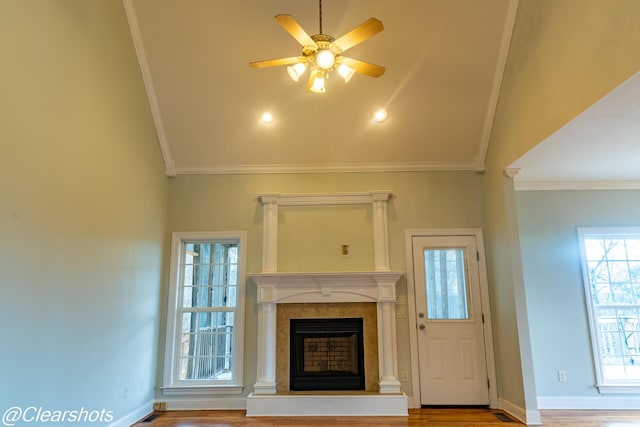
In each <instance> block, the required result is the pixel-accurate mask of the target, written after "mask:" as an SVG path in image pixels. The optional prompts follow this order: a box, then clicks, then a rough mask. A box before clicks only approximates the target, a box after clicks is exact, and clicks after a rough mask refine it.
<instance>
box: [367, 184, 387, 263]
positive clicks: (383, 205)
mask: <svg viewBox="0 0 640 427" xmlns="http://www.w3.org/2000/svg"><path fill="white" fill-rule="evenodd" d="M389 195H390V193H389V192H388V191H374V192H371V199H372V201H373V243H374V248H373V253H374V266H375V270H376V271H389V243H388V239H389V237H388V230H387V201H388V200H389Z"/></svg>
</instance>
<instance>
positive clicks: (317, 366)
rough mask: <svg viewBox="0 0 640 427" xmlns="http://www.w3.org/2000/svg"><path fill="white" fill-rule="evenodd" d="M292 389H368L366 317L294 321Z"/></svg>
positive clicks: (291, 347) (292, 327) (291, 351)
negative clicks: (363, 318)
mask: <svg viewBox="0 0 640 427" xmlns="http://www.w3.org/2000/svg"><path fill="white" fill-rule="evenodd" d="M290 340H291V344H290V354H291V356H290V363H291V366H290V370H289V372H290V389H291V390H296V391H309V390H364V389H365V374H364V373H365V370H364V344H363V323H362V318H347V319H291V320H290Z"/></svg>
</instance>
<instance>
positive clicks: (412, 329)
mask: <svg viewBox="0 0 640 427" xmlns="http://www.w3.org/2000/svg"><path fill="white" fill-rule="evenodd" d="M437 236H451V237H456V236H470V237H474V238H475V239H476V248H477V250H478V254H479V258H480V259H479V260H478V277H479V280H480V301H481V304H482V313H483V314H484V318H485V322H484V324H483V330H484V347H485V357H486V363H487V376H488V377H489V382H490V384H491V386H490V387H489V406H490V407H491V408H498V387H497V380H496V363H495V354H494V347H493V328H492V326H491V304H490V300H489V283H488V280H487V265H486V262H485V252H484V236H483V233H482V229H481V228H421V229H407V230H405V258H406V262H407V276H406V277H407V308H408V312H409V346H410V356H411V385H412V389H413V406H414V407H415V408H419V407H420V406H421V401H422V399H421V395H420V371H419V369H420V367H419V363H418V321H417V316H416V293H415V276H414V275H415V272H414V265H413V238H414V237H437Z"/></svg>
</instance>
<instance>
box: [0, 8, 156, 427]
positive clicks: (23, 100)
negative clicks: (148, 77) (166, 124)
mask: <svg viewBox="0 0 640 427" xmlns="http://www.w3.org/2000/svg"><path fill="white" fill-rule="evenodd" d="M0 51H1V52H2V67H1V69H2V71H1V72H0V74H1V76H2V78H1V79H0V94H2V102H0V145H1V147H0V153H1V154H0V164H1V170H2V179H0V200H1V202H0V325H2V326H1V327H0V343H1V344H0V345H1V347H2V350H1V351H0V369H1V374H0V378H2V379H1V380H0V412H4V411H5V410H6V409H7V408H8V407H10V406H14V405H17V406H21V407H23V408H24V407H28V406H35V407H43V408H44V409H46V410H52V411H53V410H60V411H64V410H80V409H81V408H83V407H84V408H85V409H86V410H101V409H105V410H107V411H113V419H114V421H115V420H117V419H120V418H122V417H124V416H125V415H126V414H128V413H130V412H131V411H133V410H135V409H137V408H140V407H141V406H143V405H144V404H146V403H148V402H150V401H151V400H152V399H153V397H154V391H153V388H154V385H155V371H156V353H155V351H154V349H155V348H156V346H157V334H158V322H159V298H160V279H161V277H160V276H161V271H162V267H161V263H162V261H163V259H162V250H163V240H164V230H165V225H166V221H165V220H166V203H167V183H166V178H165V177H164V176H163V164H162V157H161V153H160V149H159V146H158V142H157V139H156V136H155V130H154V127H153V122H152V119H151V115H150V110H149V107H148V103H147V100H146V96H145V91H144V86H143V84H142V79H141V76H140V71H139V68H138V63H137V60H136V56H135V52H134V49H133V45H132V41H131V38H130V34H129V29H128V26H127V20H126V17H125V13H124V9H123V5H122V2H120V1H113V0H92V1H86V0H64V1H57V0H45V1H34V0H31V1H24V0H2V2H0ZM125 387H127V388H128V393H127V396H125ZM62 424H65V423H62ZM90 424H92V423H86V425H90ZM105 424H106V423H102V425H105ZM16 425H22V424H21V423H20V422H18V423H17V424H16ZM65 425H66V424H65ZM74 425H76V424H74ZM77 425H83V424H82V423H78V424H77Z"/></svg>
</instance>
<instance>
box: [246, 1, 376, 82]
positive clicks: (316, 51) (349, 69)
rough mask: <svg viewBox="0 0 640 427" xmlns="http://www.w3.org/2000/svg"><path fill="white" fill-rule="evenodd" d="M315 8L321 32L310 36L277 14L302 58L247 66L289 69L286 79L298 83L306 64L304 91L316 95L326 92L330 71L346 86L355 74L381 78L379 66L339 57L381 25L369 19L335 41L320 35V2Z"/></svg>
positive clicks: (372, 34)
mask: <svg viewBox="0 0 640 427" xmlns="http://www.w3.org/2000/svg"><path fill="white" fill-rule="evenodd" d="M318 8H319V12H320V13H319V15H320V32H319V34H314V35H312V36H309V35H308V34H307V32H306V31H305V30H304V29H303V28H302V27H301V26H300V24H298V22H296V20H295V19H293V17H292V16H291V15H286V14H280V15H276V17H275V19H276V21H278V23H279V24H280V25H282V27H283V28H284V29H285V30H286V31H287V32H288V33H289V34H291V35H292V36H293V38H294V39H296V40H297V41H298V43H300V44H301V45H302V55H300V56H291V57H288V58H279V59H269V60H266V61H256V62H250V63H249V66H251V67H253V68H264V67H275V66H279V65H288V67H287V71H288V73H289V76H291V78H292V79H293V80H294V81H296V82H297V81H298V80H300V77H301V76H302V74H304V72H305V71H306V69H307V64H309V68H310V71H309V80H308V83H307V91H310V92H315V93H324V92H325V86H324V82H325V80H326V79H327V78H328V77H329V73H330V72H332V71H337V72H338V74H340V76H342V78H343V79H344V81H345V82H348V81H349V80H350V79H351V77H353V75H354V74H355V73H359V74H364V75H367V76H371V77H380V76H381V75H383V74H384V71H385V68H384V67H382V66H380V65H375V64H370V63H368V62H364V61H359V60H357V59H352V58H348V57H346V56H343V55H342V54H343V53H344V52H345V51H347V50H348V49H351V48H352V47H354V46H355V45H357V44H360V43H362V42H363V41H365V40H367V39H369V38H370V37H372V36H374V35H376V34H378V33H379V32H380V31H382V30H384V27H383V25H382V22H381V21H380V20H378V19H376V18H369V19H367V20H366V21H364V22H363V23H362V24H360V25H358V26H357V27H355V28H354V29H353V30H351V31H349V32H348V33H346V34H345V35H343V36H341V37H339V38H337V39H335V38H334V37H332V36H330V35H328V34H323V33H322V0H319V1H318Z"/></svg>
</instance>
